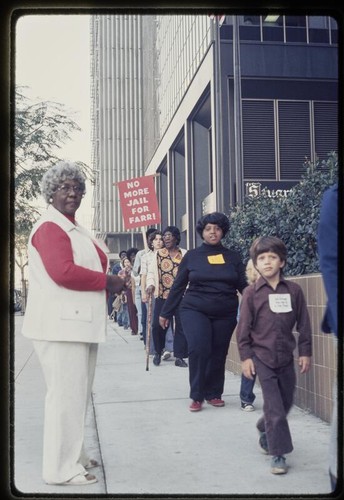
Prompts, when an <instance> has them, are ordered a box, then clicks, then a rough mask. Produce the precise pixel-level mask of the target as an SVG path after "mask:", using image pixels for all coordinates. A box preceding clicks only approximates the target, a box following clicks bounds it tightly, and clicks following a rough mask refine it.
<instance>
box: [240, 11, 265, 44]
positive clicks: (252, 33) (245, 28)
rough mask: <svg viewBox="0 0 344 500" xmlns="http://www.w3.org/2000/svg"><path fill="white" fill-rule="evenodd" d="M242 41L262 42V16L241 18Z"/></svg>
mask: <svg viewBox="0 0 344 500" xmlns="http://www.w3.org/2000/svg"><path fill="white" fill-rule="evenodd" d="M239 24H240V26H239V36H240V40H260V38H261V35H260V16H239Z"/></svg>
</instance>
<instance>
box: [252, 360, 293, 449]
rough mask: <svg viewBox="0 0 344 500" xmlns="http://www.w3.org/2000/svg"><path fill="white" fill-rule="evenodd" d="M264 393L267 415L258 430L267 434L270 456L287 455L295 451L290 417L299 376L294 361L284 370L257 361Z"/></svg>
mask: <svg viewBox="0 0 344 500" xmlns="http://www.w3.org/2000/svg"><path fill="white" fill-rule="evenodd" d="M253 362H254V365H255V367H256V372H257V375H258V377H259V382H260V386H261V388H262V393H263V400H264V404H263V411H264V416H263V417H262V418H260V419H259V420H258V422H257V428H258V430H259V431H261V432H266V438H267V441H268V448H269V454H270V455H274V456H275V455H284V454H285V453H290V452H291V451H292V450H293V443H292V439H291V435H290V429H289V425H288V420H287V415H288V413H289V410H290V408H291V407H292V405H293V399H294V390H295V383H296V375H295V369H294V360H291V362H290V363H289V364H288V365H286V366H281V367H280V368H270V367H269V366H267V365H265V364H264V363H263V362H262V361H260V360H259V359H258V358H257V357H256V356H254V358H253Z"/></svg>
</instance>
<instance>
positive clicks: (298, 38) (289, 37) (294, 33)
mask: <svg viewBox="0 0 344 500" xmlns="http://www.w3.org/2000/svg"><path fill="white" fill-rule="evenodd" d="M285 26H286V42H287V43H288V42H303V43H306V42H307V32H306V17H305V16H285Z"/></svg>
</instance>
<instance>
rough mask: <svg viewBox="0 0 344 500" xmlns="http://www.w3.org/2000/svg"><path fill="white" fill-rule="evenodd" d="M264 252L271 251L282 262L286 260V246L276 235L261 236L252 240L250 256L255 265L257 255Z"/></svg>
mask: <svg viewBox="0 0 344 500" xmlns="http://www.w3.org/2000/svg"><path fill="white" fill-rule="evenodd" d="M265 252H273V253H275V254H277V255H278V256H279V258H280V259H281V260H283V261H284V264H286V262H287V247H286V246H285V244H284V243H283V241H282V240H280V239H279V238H276V236H261V237H260V238H257V239H256V240H254V242H253V243H252V245H251V248H250V257H251V259H252V260H253V264H254V265H255V266H256V264H257V258H258V255H260V254H262V253H265Z"/></svg>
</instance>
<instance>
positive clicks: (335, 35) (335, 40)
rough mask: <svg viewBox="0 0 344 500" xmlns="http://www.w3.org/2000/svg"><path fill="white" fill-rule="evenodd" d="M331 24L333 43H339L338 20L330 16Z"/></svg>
mask: <svg viewBox="0 0 344 500" xmlns="http://www.w3.org/2000/svg"><path fill="white" fill-rule="evenodd" d="M330 26H331V43H335V44H337V43H338V25H337V21H336V20H335V19H333V17H330Z"/></svg>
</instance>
